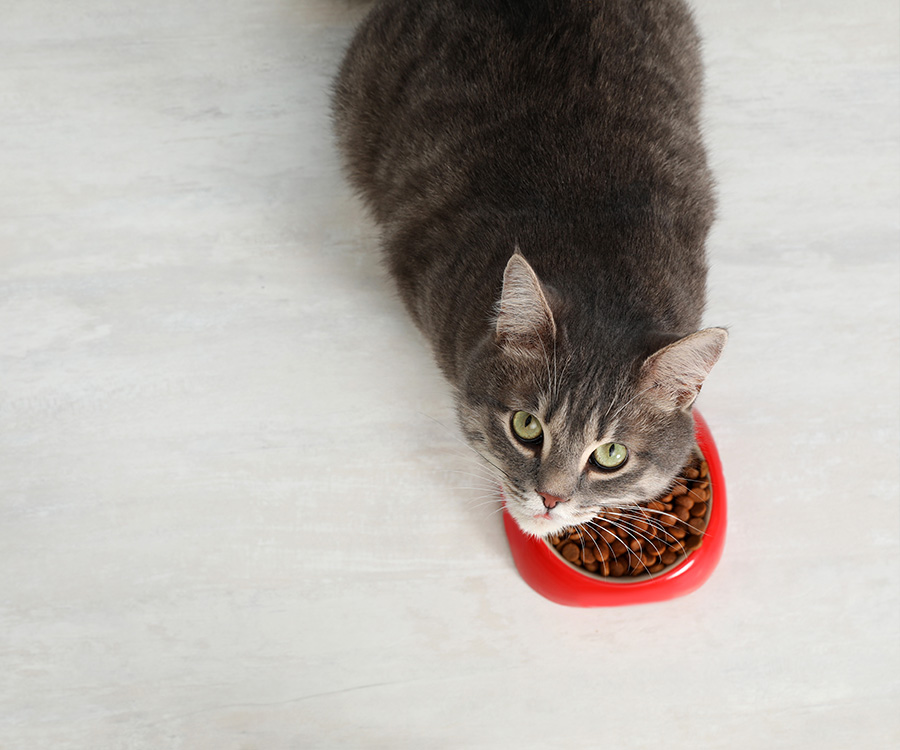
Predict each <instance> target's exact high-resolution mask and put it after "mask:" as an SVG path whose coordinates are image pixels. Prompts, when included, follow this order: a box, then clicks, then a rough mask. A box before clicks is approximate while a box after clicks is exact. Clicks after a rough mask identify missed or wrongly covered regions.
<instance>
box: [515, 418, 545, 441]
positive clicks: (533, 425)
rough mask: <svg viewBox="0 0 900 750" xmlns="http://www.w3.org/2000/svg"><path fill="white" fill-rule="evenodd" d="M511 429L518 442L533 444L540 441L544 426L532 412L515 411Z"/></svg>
mask: <svg viewBox="0 0 900 750" xmlns="http://www.w3.org/2000/svg"><path fill="white" fill-rule="evenodd" d="M512 431H513V435H515V436H516V437H517V438H518V439H519V441H520V442H522V443H528V444H533V443H537V442H539V441H540V439H541V438H542V437H543V435H544V428H543V427H541V423H540V421H539V420H538V418H537V417H536V416H534V414H529V413H528V412H527V411H517V412H516V413H515V414H513V418H512Z"/></svg>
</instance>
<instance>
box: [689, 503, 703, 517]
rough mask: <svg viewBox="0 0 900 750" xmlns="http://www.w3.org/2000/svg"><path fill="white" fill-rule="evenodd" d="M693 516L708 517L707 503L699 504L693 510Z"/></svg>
mask: <svg viewBox="0 0 900 750" xmlns="http://www.w3.org/2000/svg"><path fill="white" fill-rule="evenodd" d="M691 515H692V516H705V515H706V503H697V504H696V505H695V506H694V507H693V508H691Z"/></svg>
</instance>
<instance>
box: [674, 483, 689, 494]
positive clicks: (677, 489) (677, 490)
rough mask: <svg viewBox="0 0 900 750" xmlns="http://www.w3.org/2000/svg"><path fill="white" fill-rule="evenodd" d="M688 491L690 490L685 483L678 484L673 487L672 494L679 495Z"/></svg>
mask: <svg viewBox="0 0 900 750" xmlns="http://www.w3.org/2000/svg"><path fill="white" fill-rule="evenodd" d="M687 491H688V489H687V487H685V486H684V485H683V484H676V485H675V486H674V487H673V488H672V493H671V494H672V497H678V496H679V495H683V494H685V493H686V492H687Z"/></svg>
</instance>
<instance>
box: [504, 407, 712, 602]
mask: <svg viewBox="0 0 900 750" xmlns="http://www.w3.org/2000/svg"><path fill="white" fill-rule="evenodd" d="M692 416H693V419H694V435H695V440H696V443H697V447H698V449H699V450H700V452H701V453H702V454H703V458H704V460H705V461H706V463H707V465H708V466H709V481H710V488H711V492H712V495H713V496H714V497H715V501H714V502H713V503H711V505H710V511H709V523H708V525H707V527H706V530H705V532H704V537H703V544H702V545H701V546H700V547H698V548H697V549H696V550H693V551H692V552H691V553H690V554H688V555H687V556H686V557H685V558H684V559H683V560H682V561H680V562H677V563H672V565H671V567H669V568H668V569H666V570H664V571H660V572H659V573H656V574H654V575H653V577H652V578H651V577H649V576H640V577H638V579H637V580H634V579H633V580H626V581H613V580H610V579H604V578H602V577H600V576H594V575H593V574H591V573H590V571H583V570H581V569H580V568H577V567H575V566H572V565H571V564H570V563H568V561H565V560H563V559H562V558H561V557H560V556H559V554H558V553H557V552H556V550H554V549H552V548H551V547H550V545H549V543H548V542H546V540H544V539H542V538H538V537H532V536H529V535H527V534H526V533H525V532H523V531H522V530H521V529H520V528H519V525H518V524H517V523H516V522H515V520H514V519H513V518H512V516H511V515H510V514H509V511H507V510H506V507H505V505H504V509H503V524H504V529H505V531H506V536H507V540H508V541H509V546H510V551H511V553H512V557H513V561H514V563H515V565H516V568H517V569H518V571H519V574H520V575H521V576H522V578H523V579H524V580H525V582H526V583H527V584H528V585H529V586H531V588H533V589H534V590H535V591H537V592H538V593H539V594H541V595H542V596H544V597H545V598H547V599H550V600H551V601H554V602H556V603H558V604H565V605H568V606H576V607H600V606H617V605H624V604H642V603H649V602H656V601H664V600H667V599H672V598H675V597H678V596H684V595H685V594H689V593H691V592H692V591H694V590H696V589H697V588H699V587H700V586H701V585H702V584H703V583H705V582H706V580H707V579H708V578H709V577H710V575H712V572H713V570H714V569H715V568H716V566H717V565H718V563H719V560H720V559H721V557H722V552H723V549H724V545H725V531H726V525H727V515H728V513H727V494H726V490H725V478H724V475H723V472H722V464H721V459H720V458H719V453H718V450H717V448H716V444H715V442H714V440H713V437H712V433H711V432H710V429H709V425H708V424H707V422H706V420H705V419H704V418H703V416H702V415H701V414H700V413H699V412H698V411H697V410H696V409H694V410H693V413H692Z"/></svg>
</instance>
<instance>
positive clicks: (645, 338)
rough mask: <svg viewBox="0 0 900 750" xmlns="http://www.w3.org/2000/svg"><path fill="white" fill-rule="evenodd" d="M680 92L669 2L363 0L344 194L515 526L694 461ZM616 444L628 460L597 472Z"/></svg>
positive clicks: (689, 247) (700, 215) (700, 167)
mask: <svg viewBox="0 0 900 750" xmlns="http://www.w3.org/2000/svg"><path fill="white" fill-rule="evenodd" d="M700 85H701V70H700V62H699V54H698V41H697V37H696V33H695V31H694V27H693V24H692V22H691V18H690V15H689V13H688V11H687V10H686V8H685V7H684V5H683V3H682V2H681V0H383V1H382V2H381V3H379V4H378V5H376V6H375V8H374V9H373V11H372V12H371V13H370V15H369V17H368V18H367V19H366V21H365V22H364V23H363V25H362V27H361V28H360V30H359V32H358V34H357V36H356V38H355V39H354V41H353V43H352V45H351V47H350V49H349V51H348V53H347V56H346V58H345V61H344V64H343V67H342V70H341V73H340V76H339V78H338V82H337V85H336V95H335V118H336V126H337V131H338V135H339V140H340V144H341V147H342V149H343V151H344V154H345V157H346V161H347V165H348V169H349V173H350V176H351V179H352V181H353V182H354V184H355V186H356V187H357V188H358V190H359V191H360V192H361V194H362V196H363V197H364V199H365V200H366V202H367V204H368V205H369V207H370V208H371V210H372V212H373V215H374V217H375V219H376V220H377V221H378V223H379V225H380V226H381V229H382V237H383V243H384V248H385V251H386V256H387V260H388V265H389V268H390V270H391V272H392V274H393V276H394V278H395V279H396V281H397V284H398V287H399V290H400V293H401V296H402V298H403V301H404V303H405V304H406V306H407V308H408V309H409V311H410V313H411V314H412V316H413V318H414V319H415V321H416V323H417V324H418V326H419V327H420V328H421V329H422V331H423V332H424V333H425V335H426V336H427V337H428V339H429V340H430V342H431V343H432V346H433V348H434V351H435V355H436V358H437V361H438V363H439V365H440V367H441V369H442V370H443V372H444V374H445V376H446V377H447V379H448V380H449V381H450V383H451V384H452V385H453V386H454V388H455V389H456V398H457V404H458V408H459V414H460V421H461V424H462V427H463V430H464V432H465V433H466V436H467V438H468V439H469V441H470V442H471V444H472V445H473V447H474V448H475V449H476V450H477V451H479V452H480V453H481V454H482V455H484V456H485V457H486V458H488V460H489V461H490V463H492V464H495V465H496V466H498V467H499V468H500V469H501V471H502V473H503V475H504V476H503V477H502V483H503V486H504V490H505V494H506V495H507V498H508V507H509V509H510V512H511V513H512V514H513V515H514V517H515V518H516V519H517V521H518V522H519V523H520V525H521V526H522V527H523V528H524V529H525V530H527V531H530V532H532V533H539V534H544V533H550V532H553V531H556V530H558V529H560V528H561V527H563V526H567V525H572V524H575V523H580V522H582V521H584V520H587V518H589V517H590V516H591V515H593V514H595V513H596V511H597V510H598V509H599V508H600V507H601V506H606V505H610V504H621V503H631V502H636V501H640V500H646V499H648V498H649V497H651V496H653V495H655V494H657V493H658V492H659V491H660V490H662V489H664V488H665V486H666V485H668V484H670V483H671V482H672V479H673V477H674V476H675V473H676V472H677V470H678V469H679V468H680V467H681V465H682V464H683V463H684V461H685V460H686V458H687V455H688V453H689V452H690V450H691V449H692V447H693V439H692V430H691V417H690V407H691V404H692V403H693V398H694V397H695V396H696V392H697V391H698V390H699V387H700V385H701V383H702V381H703V378H704V377H705V376H706V374H707V373H708V371H709V369H710V368H711V367H712V365H713V363H714V362H715V360H716V358H717V357H718V355H719V352H720V351H721V348H722V345H724V340H725V334H724V332H723V331H721V329H708V330H707V331H705V332H702V333H697V334H695V335H693V336H691V337H690V338H687V339H684V340H682V341H681V342H680V343H673V342H676V341H677V340H678V339H679V338H680V337H684V336H686V335H687V334H691V333H692V332H695V331H697V328H698V326H699V325H700V319H701V315H702V312H703V306H704V298H705V277H706V260H705V250H704V242H705V239H706V235H707V232H708V230H709V227H710V224H711V221H712V217H713V210H714V205H713V197H712V186H711V179H710V175H709V172H708V170H707V166H706V159H705V153H704V149H703V146H702V143H701V139H700V131H699V103H700ZM517 251H518V252H517ZM519 252H520V253H521V255H520V254H519ZM501 290H502V293H501ZM668 344H671V346H669V347H668V348H667V349H665V350H663V351H661V352H660V350H661V348H662V347H664V346H666V345H668ZM654 353H657V354H655V355H654ZM651 355H654V356H651ZM517 412H518V413H521V412H524V413H526V414H527V415H533V416H534V417H535V418H536V419H537V422H539V424H540V427H541V434H540V436H539V439H531V440H526V439H523V437H522V434H520V433H519V432H515V430H520V431H521V430H522V424H524V423H522V422H521V420H520V422H517V423H516V424H515V425H514V424H513V417H514V415H516V413H517ZM537 422H536V423H534V424H537ZM534 429H537V428H536V427H535V428H534ZM524 434H526V435H529V434H531V433H524ZM612 444H615V445H618V446H626V447H627V460H626V461H625V462H624V463H622V465H621V466H618V467H613V468H612V469H609V468H604V467H603V466H601V465H599V464H598V463H597V461H596V460H595V454H594V453H593V451H594V449H595V448H597V447H598V446H607V445H612ZM610 450H612V449H610Z"/></svg>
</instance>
